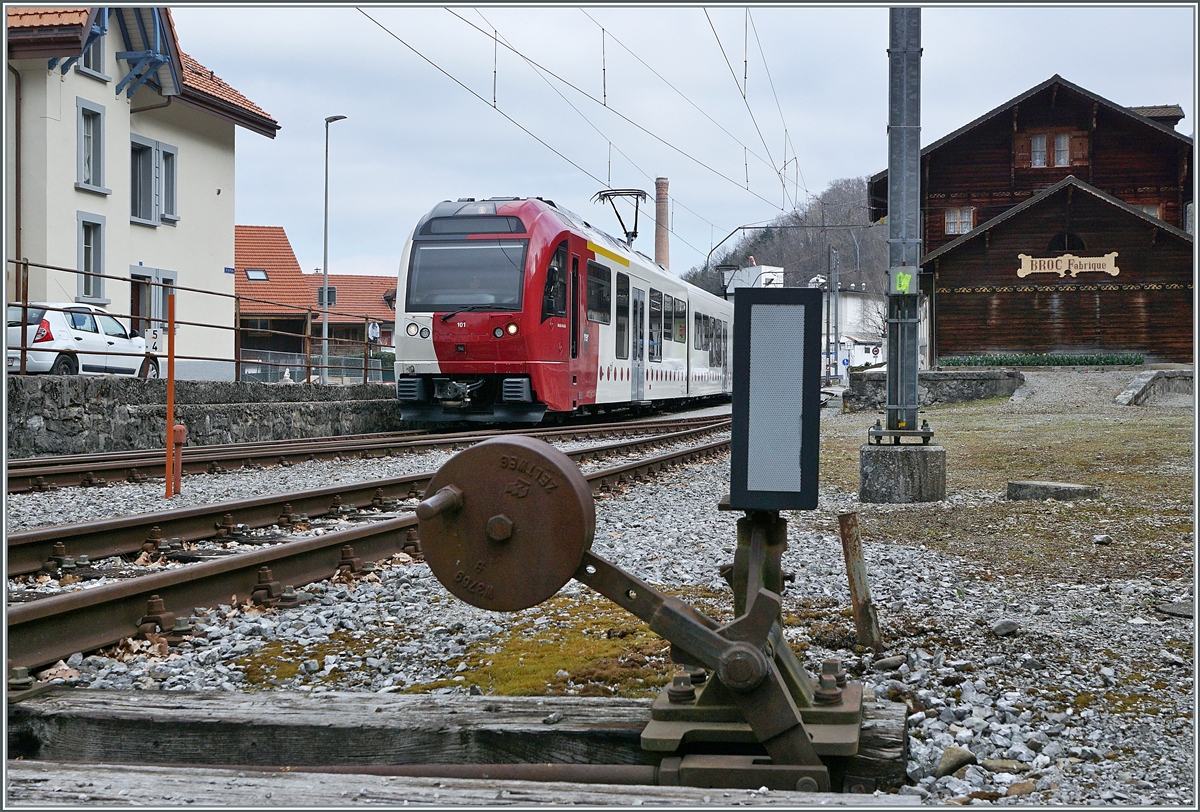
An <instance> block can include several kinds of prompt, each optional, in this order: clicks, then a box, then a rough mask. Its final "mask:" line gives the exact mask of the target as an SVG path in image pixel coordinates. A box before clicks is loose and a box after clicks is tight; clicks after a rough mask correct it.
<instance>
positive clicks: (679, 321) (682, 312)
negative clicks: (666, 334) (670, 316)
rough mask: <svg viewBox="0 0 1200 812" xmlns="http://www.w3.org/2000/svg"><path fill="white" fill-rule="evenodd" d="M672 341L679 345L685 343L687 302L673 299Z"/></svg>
mask: <svg viewBox="0 0 1200 812" xmlns="http://www.w3.org/2000/svg"><path fill="white" fill-rule="evenodd" d="M671 338H672V339H674V340H675V341H678V342H679V343H680V344H686V343H687V300H686V299H678V298H677V299H675V334H674V335H673V336H671Z"/></svg>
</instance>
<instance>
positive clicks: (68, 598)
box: [7, 440, 729, 669]
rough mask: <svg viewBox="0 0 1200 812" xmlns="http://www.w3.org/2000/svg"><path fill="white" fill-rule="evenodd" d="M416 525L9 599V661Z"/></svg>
mask: <svg viewBox="0 0 1200 812" xmlns="http://www.w3.org/2000/svg"><path fill="white" fill-rule="evenodd" d="M728 447H729V440H716V441H713V442H709V443H705V444H703V445H699V446H693V447H691V448H686V449H681V450H678V451H671V452H667V453H665V454H659V455H656V456H653V457H647V458H645V459H642V460H638V461H636V462H630V463H625V464H622V465H618V466H614V467H612V468H604V469H600V470H597V471H593V472H591V473H589V474H585V478H586V479H587V480H588V482H589V483H590V484H591V485H592V489H593V491H597V490H602V489H605V488H611V487H612V486H613V485H614V484H617V483H619V482H629V481H636V480H637V479H639V478H640V477H642V476H643V475H647V474H652V473H655V472H658V471H661V470H663V469H665V468H668V467H670V466H673V465H678V464H681V463H686V462H689V461H692V460H695V459H699V458H701V457H705V456H708V455H711V454H715V453H719V452H721V451H724V450H726V449H727V448H728ZM416 525H417V517H416V514H414V513H407V514H404V515H402V516H399V517H397V518H394V519H387V520H384V521H380V522H374V523H371V524H368V525H365V526H362V527H356V528H353V529H350V530H343V531H336V532H332V533H326V534H324V535H322V536H313V537H308V538H302V539H297V540H295V541H290V542H287V543H284V544H277V545H274V546H271V547H265V548H263V549H259V550H254V551H252V552H248V553H241V554H238V555H232V556H227V557H224V558H220V559H217V560H215V561H206V562H203V563H199V564H192V565H189V566H186V567H180V568H178V569H173V570H167V571H165V572H158V573H154V574H152V575H143V576H139V577H137V578H130V579H128V580H124V581H117V582H115V583H111V584H104V585H102V586H98V587H93V588H91V589H80V590H76V591H74V592H68V593H63V594H59V595H53V596H49V597H45V598H39V599H37V600H33V601H29V602H27V603H21V604H15V605H10V606H9V607H8V652H7V655H8V658H9V661H10V662H11V664H12V665H14V666H25V667H27V668H31V669H32V668H37V667H40V666H44V665H48V664H51V663H54V662H57V661H58V660H61V659H64V658H66V657H69V656H70V655H71V654H74V653H75V652H87V651H94V650H95V649H98V648H103V647H104V646H109V645H113V644H115V643H117V642H119V641H120V640H122V639H124V638H126V637H130V636H133V635H134V634H136V633H137V631H138V627H139V626H140V625H141V624H142V620H143V619H144V618H145V616H146V615H147V603H148V601H149V600H150V598H151V596H157V597H159V598H161V599H162V601H163V605H164V607H165V609H166V611H169V612H173V613H175V614H178V615H180V616H183V617H186V616H187V615H190V614H191V611H192V609H193V608H194V607H199V606H213V605H216V604H220V603H226V602H228V603H235V602H238V601H241V600H244V599H246V598H249V597H250V596H251V595H252V593H253V591H254V589H255V585H256V584H257V583H258V578H259V571H260V569H261V568H263V567H268V568H269V569H270V570H271V575H272V579H273V580H275V581H278V582H279V583H280V584H286V585H291V586H297V587H299V586H302V585H304V584H309V583H313V582H315V581H320V580H323V579H325V578H328V577H330V576H331V575H333V574H334V573H336V572H337V571H338V565H339V562H341V561H342V560H343V555H342V548H343V547H346V546H349V547H352V548H353V554H352V557H354V558H357V559H359V560H361V561H368V560H370V561H378V560H382V559H386V558H389V557H391V556H392V555H394V554H395V553H398V552H403V550H404V546H405V545H406V544H411V542H410V541H409V539H408V532H409V530H410V529H411V528H414V527H416ZM164 631H169V630H164Z"/></svg>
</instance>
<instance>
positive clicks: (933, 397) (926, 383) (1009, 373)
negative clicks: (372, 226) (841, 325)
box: [842, 369, 1025, 412]
mask: <svg viewBox="0 0 1200 812" xmlns="http://www.w3.org/2000/svg"><path fill="white" fill-rule="evenodd" d="M1024 383H1025V376H1024V375H1022V374H1021V373H1020V372H1017V371H1016V370H1010V369H962V370H957V369H956V370H928V371H925V372H919V373H917V401H918V403H919V405H920V406H922V407H925V406H933V405H934V404H937V403H964V402H966V401H970V400H986V399H988V398H1000V397H1009V396H1011V395H1012V393H1013V392H1015V391H1017V389H1018V388H1019V387H1020V386H1021V385H1023V384H1024ZM842 404H843V409H844V410H845V411H847V412H861V411H878V410H881V409H883V408H884V407H885V406H886V405H887V372H886V371H885V370H882V369H868V370H866V371H864V372H851V373H850V387H849V388H848V389H847V390H846V391H845V393H843V395H842Z"/></svg>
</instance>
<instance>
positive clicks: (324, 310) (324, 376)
mask: <svg viewBox="0 0 1200 812" xmlns="http://www.w3.org/2000/svg"><path fill="white" fill-rule="evenodd" d="M344 118H345V116H329V117H328V118H326V119H325V238H324V241H323V244H324V254H323V258H322V260H321V274H322V277H323V280H324V283H323V284H324V293H323V295H322V296H321V383H328V382H329V368H328V367H329V125H330V124H332V123H333V122H335V121H341V120H342V119H344Z"/></svg>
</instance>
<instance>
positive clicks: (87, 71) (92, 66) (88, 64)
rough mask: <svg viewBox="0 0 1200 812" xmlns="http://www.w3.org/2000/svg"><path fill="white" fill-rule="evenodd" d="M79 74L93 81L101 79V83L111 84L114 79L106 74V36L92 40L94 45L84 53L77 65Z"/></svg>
mask: <svg viewBox="0 0 1200 812" xmlns="http://www.w3.org/2000/svg"><path fill="white" fill-rule="evenodd" d="M75 69H76V71H77V72H79V73H82V74H83V75H85V76H90V77H92V78H93V79H99V80H100V81H101V82H111V81H112V77H111V76H109V75H108V74H106V73H105V72H104V36H103V35H101V36H99V37H96V38H95V39H94V40H92V44H91V45H89V46H88V48H87V50H86V51H84V52H83V56H81V57H79V62H78V63H77V64H76V65H75Z"/></svg>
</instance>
